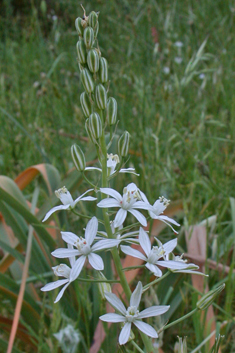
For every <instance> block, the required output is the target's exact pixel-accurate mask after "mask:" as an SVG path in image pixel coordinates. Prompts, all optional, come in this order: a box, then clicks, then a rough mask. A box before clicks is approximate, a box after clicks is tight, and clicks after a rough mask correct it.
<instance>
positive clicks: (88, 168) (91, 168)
mask: <svg viewBox="0 0 235 353" xmlns="http://www.w3.org/2000/svg"><path fill="white" fill-rule="evenodd" d="M87 170H88V171H89V170H98V171H99V172H102V169H101V168H97V167H86V168H85V171H87Z"/></svg>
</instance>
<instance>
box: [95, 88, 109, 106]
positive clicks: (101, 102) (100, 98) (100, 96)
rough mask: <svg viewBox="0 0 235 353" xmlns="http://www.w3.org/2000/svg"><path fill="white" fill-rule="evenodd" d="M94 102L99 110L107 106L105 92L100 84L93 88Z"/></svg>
mask: <svg viewBox="0 0 235 353" xmlns="http://www.w3.org/2000/svg"><path fill="white" fill-rule="evenodd" d="M95 101H96V104H97V106H98V108H99V109H105V108H106V105H107V92H106V89H105V88H104V86H103V85H102V84H101V83H100V84H99V85H98V86H96V88H95Z"/></svg>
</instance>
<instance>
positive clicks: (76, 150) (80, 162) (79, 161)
mask: <svg viewBox="0 0 235 353" xmlns="http://www.w3.org/2000/svg"><path fill="white" fill-rule="evenodd" d="M71 154H72V158H73V162H74V164H75V167H76V168H77V170H79V171H80V172H82V171H83V170H85V168H86V159H85V156H84V153H83V152H82V150H81V148H80V147H79V146H78V145H72V147H71Z"/></svg>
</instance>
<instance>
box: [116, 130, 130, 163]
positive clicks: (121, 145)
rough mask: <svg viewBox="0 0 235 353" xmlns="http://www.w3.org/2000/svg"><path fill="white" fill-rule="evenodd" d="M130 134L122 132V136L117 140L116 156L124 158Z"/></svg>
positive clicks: (127, 149) (126, 153)
mask: <svg viewBox="0 0 235 353" xmlns="http://www.w3.org/2000/svg"><path fill="white" fill-rule="evenodd" d="M129 144H130V134H129V132H128V131H124V132H123V134H122V136H121V137H120V138H119V140H118V154H119V156H121V157H126V156H127V155H128V151H129Z"/></svg>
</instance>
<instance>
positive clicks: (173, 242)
mask: <svg viewBox="0 0 235 353" xmlns="http://www.w3.org/2000/svg"><path fill="white" fill-rule="evenodd" d="M176 245H177V238H175V239H172V240H170V241H168V242H167V243H165V244H164V245H163V249H164V250H165V252H166V254H169V253H171V252H172V251H173V250H174V248H175V247H176Z"/></svg>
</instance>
